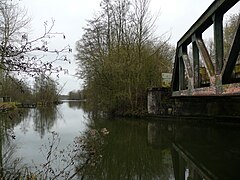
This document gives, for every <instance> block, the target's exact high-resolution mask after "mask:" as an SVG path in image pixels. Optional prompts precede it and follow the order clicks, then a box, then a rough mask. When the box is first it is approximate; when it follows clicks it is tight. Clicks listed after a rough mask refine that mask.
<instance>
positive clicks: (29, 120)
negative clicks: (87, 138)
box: [1, 102, 240, 180]
mask: <svg viewBox="0 0 240 180" xmlns="http://www.w3.org/2000/svg"><path fill="white" fill-rule="evenodd" d="M3 117H5V120H6V119H11V123H6V122H5V121H4V122H5V123H3ZM1 120H2V125H4V127H5V128H3V129H4V130H1V131H2V134H4V132H7V133H5V134H6V135H4V136H2V139H1V143H2V147H3V151H4V150H7V149H8V148H7V145H6V144H9V143H6V142H8V141H10V142H11V143H10V144H15V145H16V147H17V148H16V149H15V152H14V153H13V156H14V158H17V157H22V162H23V163H24V164H27V165H29V166H31V165H32V164H41V163H44V161H45V159H44V152H43V150H42V149H43V147H45V146H44V145H46V146H48V145H49V144H48V143H49V139H51V137H52V134H53V133H52V132H57V133H58V136H59V139H60V143H59V145H58V147H59V148H63V149H64V148H65V147H67V146H68V145H69V144H71V143H72V142H73V140H74V137H76V136H80V135H81V134H83V133H84V132H86V131H88V130H89V129H95V130H97V131H98V130H99V131H98V132H100V131H101V130H102V129H105V130H107V133H105V135H104V136H102V139H101V143H98V146H97V149H96V151H99V153H96V154H98V156H97V157H96V159H97V160H96V161H95V163H91V165H89V166H86V169H84V171H82V173H81V175H79V176H78V177H77V179H78V178H80V177H82V178H83V179H101V180H115V179H120V180H121V179H123V180H124V179H129V180H132V179H133V180H135V179H136V180H138V179H143V180H145V179H146V180H148V179H151V180H158V179H159V180H165V179H166V180H170V179H176V180H182V179H226V180H231V179H232V180H237V179H240V171H239V162H240V127H239V126H236V125H235V126H231V125H221V124H213V123H208V124H206V123H199V122H195V120H194V119H192V120H191V119H189V118H188V119H187V121H184V122H181V123H180V122H178V121H177V120H176V119H174V118H167V119H124V118H119V119H107V118H104V117H100V116H93V115H90V114H89V113H87V112H86V111H85V110H84V104H82V103H80V102H65V103H63V104H61V105H59V106H57V108H48V109H47V110H46V109H45V110H38V109H30V110H26V112H21V116H18V115H7V116H5V115H4V116H2V119H1ZM183 120H184V119H183ZM8 121H9V120H8ZM11 133H12V134H11ZM13 133H14V134H13ZM9 136H10V137H15V136H16V138H15V139H14V138H6V137H9ZM6 139H8V140H6ZM45 158H46V157H45ZM80 161H81V160H80Z"/></svg>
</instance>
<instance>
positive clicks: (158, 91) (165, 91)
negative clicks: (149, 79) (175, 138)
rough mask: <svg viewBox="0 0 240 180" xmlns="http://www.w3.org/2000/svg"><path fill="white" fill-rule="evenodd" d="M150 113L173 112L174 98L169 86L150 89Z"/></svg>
mask: <svg viewBox="0 0 240 180" xmlns="http://www.w3.org/2000/svg"><path fill="white" fill-rule="evenodd" d="M148 113H149V114H155V115H157V114H171V113H172V100H171V99H170V89H169V88H149V89H148Z"/></svg>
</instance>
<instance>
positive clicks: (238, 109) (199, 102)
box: [148, 88, 240, 117]
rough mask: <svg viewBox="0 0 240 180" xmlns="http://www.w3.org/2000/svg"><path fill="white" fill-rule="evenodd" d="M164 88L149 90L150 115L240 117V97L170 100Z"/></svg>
mask: <svg viewBox="0 0 240 180" xmlns="http://www.w3.org/2000/svg"><path fill="white" fill-rule="evenodd" d="M168 94H169V93H168V91H166V89H162V88H151V89H148V113H149V114H154V115H175V116H231V117H240V97H234V96H225V97H213V96H209V97H206V96H205V97H180V98H174V99H172V98H170V97H169V96H168Z"/></svg>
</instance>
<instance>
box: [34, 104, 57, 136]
mask: <svg viewBox="0 0 240 180" xmlns="http://www.w3.org/2000/svg"><path fill="white" fill-rule="evenodd" d="M58 117H61V114H60V113H59V111H58V110H57V106H42V107H41V106H40V107H38V108H36V109H35V110H34V112H33V123H34V129H35V131H37V132H38V133H39V134H40V137H41V138H43V137H44V135H45V134H46V132H49V131H50V130H51V128H52V127H53V126H54V124H55V123H56V121H57V118H58Z"/></svg>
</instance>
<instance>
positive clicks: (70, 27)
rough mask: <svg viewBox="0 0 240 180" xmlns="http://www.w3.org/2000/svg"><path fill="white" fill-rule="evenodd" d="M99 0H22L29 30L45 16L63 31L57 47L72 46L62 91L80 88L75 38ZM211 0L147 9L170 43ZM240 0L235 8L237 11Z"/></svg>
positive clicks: (37, 28)
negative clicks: (76, 76) (64, 37)
mask: <svg viewBox="0 0 240 180" xmlns="http://www.w3.org/2000/svg"><path fill="white" fill-rule="evenodd" d="M100 1H101V0H22V1H21V4H22V5H24V6H25V8H26V9H27V10H28V14H29V16H30V17H31V19H32V22H31V32H32V33H33V34H39V33H41V32H43V23H44V22H45V21H46V20H51V18H53V19H54V20H55V27H54V31H57V32H64V34H65V35H66V39H65V40H64V41H62V40H61V41H60V40H56V41H55V42H54V40H51V41H53V42H51V43H52V44H53V45H54V46H56V48H59V47H61V45H66V44H69V45H70V46H71V48H72V49H73V50H74V51H73V53H72V54H71V55H69V58H70V59H71V62H72V63H71V64H67V63H65V64H64V65H63V67H64V68H68V70H69V74H68V75H64V74H61V75H60V79H59V82H60V84H61V85H63V84H65V83H66V85H65V87H64V90H63V92H62V93H63V94H67V93H68V92H69V91H71V90H78V89H80V88H81V84H82V82H83V81H82V80H78V79H77V78H75V77H74V76H73V75H74V74H75V69H76V65H75V62H74V61H75V60H74V54H75V42H76V41H77V40H79V39H80V38H81V36H82V34H83V30H82V28H83V27H85V25H86V20H87V19H91V18H92V17H93V14H94V12H97V11H98V10H99V9H100V8H99V4H100ZM212 2H213V0H151V5H150V9H151V11H152V13H153V14H157V13H158V12H159V11H160V13H158V14H159V17H158V19H157V21H156V27H157V29H156V34H157V35H159V36H160V35H161V34H164V33H167V35H171V39H170V43H172V44H173V45H176V44H177V41H178V40H179V39H180V38H181V36H182V35H183V34H184V33H185V32H186V31H187V30H188V29H189V28H190V26H191V25H192V24H193V23H194V22H195V21H196V20H197V19H198V18H199V17H200V15H201V14H202V13H203V12H204V11H205V10H206V9H207V7H208V6H209V5H210V4H211V3H212ZM239 10H240V8H239V3H238V4H237V6H236V7H234V10H232V11H238V12H239Z"/></svg>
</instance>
